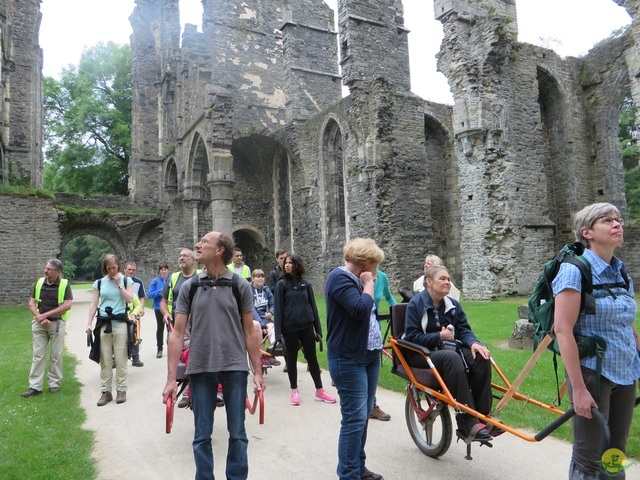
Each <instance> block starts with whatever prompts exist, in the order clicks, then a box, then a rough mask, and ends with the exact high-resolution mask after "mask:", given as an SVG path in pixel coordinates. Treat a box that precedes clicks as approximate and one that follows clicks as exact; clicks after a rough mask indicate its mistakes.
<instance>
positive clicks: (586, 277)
mask: <svg viewBox="0 0 640 480" xmlns="http://www.w3.org/2000/svg"><path fill="white" fill-rule="evenodd" d="M561 261H562V262H566V263H570V264H571V265H575V266H576V267H578V270H580V276H581V277H582V292H581V293H580V297H581V302H580V311H584V313H586V314H588V315H595V313H596V300H595V297H594V296H593V277H592V275H591V265H590V264H589V262H588V261H587V259H586V258H584V257H583V256H582V255H576V256H574V255H569V254H566V255H565V256H564V258H562V260H561Z"/></svg>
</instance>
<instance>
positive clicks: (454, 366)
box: [409, 347, 492, 427]
mask: <svg viewBox="0 0 640 480" xmlns="http://www.w3.org/2000/svg"><path fill="white" fill-rule="evenodd" d="M462 353H463V355H464V358H465V360H466V362H467V365H468V366H469V373H468V374H467V373H466V372H465V367H464V363H463V362H462V358H461V357H460V355H459V354H458V353H457V352H454V351H452V350H434V351H432V352H431V355H430V357H431V361H432V362H433V364H434V365H435V367H436V368H437V369H438V373H439V374H440V375H441V376H442V379H443V380H444V383H445V384H446V385H447V388H448V389H449V391H450V392H451V395H453V398H455V399H456V401H457V402H458V403H462V404H464V405H467V406H468V407H471V408H473V409H474V410H477V411H478V412H480V413H482V414H484V415H486V414H488V413H489V412H490V411H491V402H492V397H491V362H490V361H489V360H485V359H484V358H482V357H481V356H480V355H476V358H475V360H474V359H473V357H472V356H471V350H470V349H469V348H467V347H462ZM409 364H410V365H411V366H413V367H417V368H429V365H428V364H427V361H426V360H425V358H424V356H423V355H421V354H418V353H416V354H412V355H411V356H410V358H409ZM457 419H458V426H460V427H466V426H468V425H467V424H470V423H476V421H477V420H476V419H475V418H474V417H472V416H471V415H468V414H461V415H458V416H457Z"/></svg>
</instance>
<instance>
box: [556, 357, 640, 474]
mask: <svg viewBox="0 0 640 480" xmlns="http://www.w3.org/2000/svg"><path fill="white" fill-rule="evenodd" d="M581 368H582V378H584V383H585V384H586V386H587V389H588V390H589V393H591V395H592V396H593V398H594V399H596V398H597V397H596V394H595V392H596V379H597V373H596V372H594V371H593V370H591V369H589V368H586V367H581ZM568 378H569V377H567V384H568V386H569V398H571V399H572V398H573V388H572V386H571V382H570V381H569V380H568ZM635 400H636V385H635V383H634V384H633V385H617V384H615V383H613V382H611V381H610V380H608V379H606V378H605V377H600V401H598V402H597V403H598V410H600V413H602V415H604V418H605V419H606V420H607V422H608V423H609V429H610V431H611V444H610V445H604V442H603V438H602V429H601V428H600V423H599V422H598V420H596V419H595V418H591V419H588V418H585V417H581V416H578V415H575V416H574V417H573V418H572V419H571V423H572V426H573V453H572V456H571V464H570V466H569V480H600V479H602V480H604V479H609V478H615V479H616V480H619V479H625V478H626V474H625V472H624V470H620V471H619V472H618V473H617V475H615V477H613V476H609V475H607V474H606V473H605V471H604V469H603V468H602V465H601V464H600V463H599V461H601V460H602V455H603V453H604V452H605V451H606V450H608V449H609V448H617V449H618V450H621V451H622V452H623V453H624V452H625V450H626V447H627V439H628V438H629V430H630V428H631V421H632V419H633V408H634V405H635Z"/></svg>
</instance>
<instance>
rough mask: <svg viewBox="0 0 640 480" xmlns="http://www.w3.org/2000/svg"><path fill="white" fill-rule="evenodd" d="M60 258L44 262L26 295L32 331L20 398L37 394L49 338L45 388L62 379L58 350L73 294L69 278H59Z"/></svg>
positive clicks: (56, 385) (61, 346) (57, 386)
mask: <svg viewBox="0 0 640 480" xmlns="http://www.w3.org/2000/svg"><path fill="white" fill-rule="evenodd" d="M61 273H62V262H61V261H60V260H58V259H56V258H54V259H51V260H49V261H48V262H47V266H46V267H45V268H44V277H42V278H40V279H38V281H37V282H36V283H35V285H34V286H33V290H32V292H31V296H30V298H29V310H30V311H31V313H32V314H33V320H32V321H31V333H32V335H33V360H32V362H31V371H30V372H29V390H27V391H26V392H24V393H23V394H22V395H21V396H22V398H29V397H34V396H36V395H40V394H41V393H42V390H43V385H44V368H45V363H46V358H45V356H46V354H47V344H48V343H49V341H51V353H50V355H49V375H48V378H47V384H48V385H49V391H50V392H51V393H56V392H58V391H59V390H60V382H61V381H62V352H63V350H64V332H65V330H66V322H67V319H68V318H69V314H70V310H71V303H72V302H73V294H72V292H71V285H69V281H68V280H66V279H64V278H60V274H61Z"/></svg>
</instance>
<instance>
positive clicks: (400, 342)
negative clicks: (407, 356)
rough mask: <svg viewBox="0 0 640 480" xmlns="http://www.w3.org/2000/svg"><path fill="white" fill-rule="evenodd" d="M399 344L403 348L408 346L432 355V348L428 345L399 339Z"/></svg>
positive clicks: (410, 348) (415, 350)
mask: <svg viewBox="0 0 640 480" xmlns="http://www.w3.org/2000/svg"><path fill="white" fill-rule="evenodd" d="M397 342H398V345H400V346H401V347H403V348H407V349H409V350H413V351H414V352H418V353H421V354H423V355H431V350H429V349H428V348H427V347H425V346H424V345H419V344H417V343H413V342H407V341H406V340H402V339H400V340H397Z"/></svg>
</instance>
